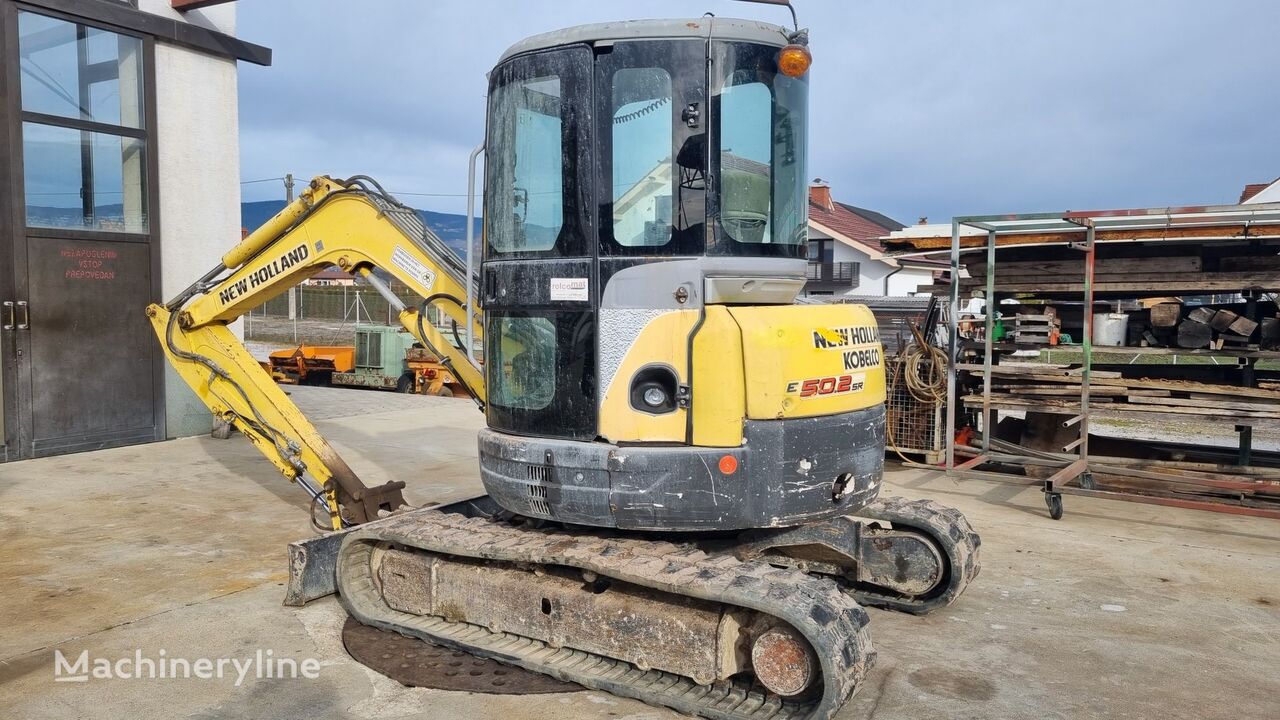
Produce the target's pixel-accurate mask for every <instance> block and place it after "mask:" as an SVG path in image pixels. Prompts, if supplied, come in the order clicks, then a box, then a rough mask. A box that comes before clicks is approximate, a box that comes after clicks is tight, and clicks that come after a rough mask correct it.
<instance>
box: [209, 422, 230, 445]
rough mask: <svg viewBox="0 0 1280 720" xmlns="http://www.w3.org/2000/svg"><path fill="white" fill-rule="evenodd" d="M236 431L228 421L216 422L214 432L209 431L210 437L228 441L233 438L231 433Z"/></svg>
mask: <svg viewBox="0 0 1280 720" xmlns="http://www.w3.org/2000/svg"><path fill="white" fill-rule="evenodd" d="M234 429H235V428H233V427H232V426H231V423H229V422H227V421H226V420H214V421H213V430H210V431H209V436H210V437H212V438H213V439H214V440H228V439H230V438H231V433H232V431H233V430H234Z"/></svg>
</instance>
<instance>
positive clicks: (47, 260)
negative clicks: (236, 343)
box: [18, 237, 156, 457]
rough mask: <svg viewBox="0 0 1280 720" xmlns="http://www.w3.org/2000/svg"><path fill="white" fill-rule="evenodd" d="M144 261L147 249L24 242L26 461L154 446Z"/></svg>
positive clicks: (59, 241) (21, 341)
mask: <svg viewBox="0 0 1280 720" xmlns="http://www.w3.org/2000/svg"><path fill="white" fill-rule="evenodd" d="M150 256H151V253H150V245H149V244H148V243H137V242H108V241H101V240H88V241H86V240H66V239H55V238H48V237H28V238H27V242H26V270H27V272H26V278H25V280H26V282H25V285H26V292H25V293H24V294H23V296H24V297H25V298H27V305H26V306H25V307H22V308H19V312H18V315H19V326H20V327H21V326H22V325H25V326H26V328H25V329H23V330H19V335H18V342H19V345H20V347H21V346H25V347H23V348H22V349H23V350H24V352H23V354H22V357H21V358H20V359H19V362H18V371H19V375H20V376H22V378H23V380H24V381H25V382H22V381H20V382H22V385H23V386H25V387H29V388H30V389H31V391H30V393H29V394H27V397H26V398H25V400H26V402H23V403H22V405H24V407H23V412H22V415H23V416H24V423H23V425H24V426H25V427H24V432H23V436H24V439H25V440H26V442H25V443H24V445H25V446H26V447H25V450H26V452H24V454H25V455H27V456H29V457H39V456H42V455H56V454H60V453H66V452H75V451H79V450H92V449H96V448H101V447H109V446H114V445H125V444H130V443H137V442H147V441H150V440H153V439H155V434H156V417H155V406H156V403H155V400H156V398H155V386H154V382H153V379H154V373H155V364H154V363H155V352H154V348H153V344H154V343H155V340H154V338H153V336H152V334H151V328H150V326H149V324H148V322H147V318H146V316H145V315H144V313H143V308H145V307H146V306H147V303H149V302H150V301H151V257H150Z"/></svg>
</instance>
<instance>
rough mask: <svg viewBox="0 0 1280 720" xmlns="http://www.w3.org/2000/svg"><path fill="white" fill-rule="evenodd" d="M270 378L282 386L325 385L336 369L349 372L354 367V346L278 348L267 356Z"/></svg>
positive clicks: (303, 345) (304, 345)
mask: <svg viewBox="0 0 1280 720" xmlns="http://www.w3.org/2000/svg"><path fill="white" fill-rule="evenodd" d="M267 365H268V367H267V370H268V371H269V372H270V373H271V379H273V380H275V381H276V382H278V383H281V384H284V385H328V384H329V381H330V380H331V379H332V377H333V374H334V373H335V372H351V371H352V370H354V369H355V367H356V349H355V347H354V346H351V345H306V344H302V345H299V346H298V347H296V348H293V349H290V350H277V351H275V352H273V353H271V355H269V356H268V360H267Z"/></svg>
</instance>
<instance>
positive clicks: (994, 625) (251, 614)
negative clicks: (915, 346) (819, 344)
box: [0, 388, 1280, 720]
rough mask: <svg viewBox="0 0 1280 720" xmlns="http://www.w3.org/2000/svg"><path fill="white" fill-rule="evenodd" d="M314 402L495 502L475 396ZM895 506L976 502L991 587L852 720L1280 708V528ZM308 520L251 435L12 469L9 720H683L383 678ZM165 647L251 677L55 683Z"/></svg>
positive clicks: (386, 456)
mask: <svg viewBox="0 0 1280 720" xmlns="http://www.w3.org/2000/svg"><path fill="white" fill-rule="evenodd" d="M291 392H292V393H293V398H294V400H295V402H297V403H298V404H299V406H300V407H302V408H303V409H304V411H305V412H307V414H308V415H309V416H310V417H312V418H314V419H315V420H316V424H317V426H318V427H319V428H320V430H321V431H322V432H323V433H324V434H325V435H326V436H328V437H329V438H330V439H331V440H332V442H333V444H334V445H335V447H337V448H338V450H339V451H340V452H341V453H342V454H343V455H344V456H345V457H346V458H347V460H348V461H349V462H350V464H351V465H352V467H353V468H354V469H355V470H356V471H357V473H359V474H361V475H362V476H363V477H364V478H365V480H366V482H369V483H371V484H374V483H381V482H383V481H385V480H390V479H405V480H407V481H408V482H409V491H408V492H407V495H408V497H409V499H410V500H411V501H412V502H415V503H424V502H428V501H441V502H444V501H449V500H453V499H458V498H461V497H465V496H467V495H469V494H473V493H476V492H479V491H480V485H479V482H478V479H477V474H476V467H475V463H476V460H475V455H476V443H475V431H476V430H477V429H478V428H479V427H481V426H482V425H483V418H482V417H481V415H480V413H478V412H476V410H475V408H474V406H473V405H472V404H471V403H469V402H468V401H465V400H455V399H450V398H434V397H419V396H405V395H395V394H393V393H380V392H373V391H359V390H335V389H327V388H295V389H292V390H291ZM886 492H892V493H895V494H901V495H906V496H908V497H932V498H934V499H937V500H939V501H941V502H945V503H949V504H953V505H955V506H957V507H959V508H960V509H961V510H963V511H964V512H965V513H966V514H967V515H968V516H969V517H970V519H971V521H972V522H973V524H974V525H975V527H977V529H978V530H979V532H981V533H982V536H983V548H982V554H983V555H982V557H983V571H982V574H981V575H980V576H979V578H978V579H977V581H976V583H975V584H974V585H973V586H972V587H971V588H970V590H969V592H968V593H966V594H965V595H964V596H963V597H962V598H961V599H960V600H959V602H958V603H956V604H955V605H954V606H952V607H950V608H947V609H946V610H943V611H940V612H938V613H935V614H934V615H931V616H928V617H924V618H918V617H911V616H905V615H900V614H896V613H890V612H883V611H877V610H872V611H871V622H872V635H873V638H874V641H875V645H876V649H877V650H878V653H879V657H878V661H877V664H876V666H875V668H874V669H873V671H872V672H871V674H870V676H869V678H868V680H867V683H866V685H865V687H864V688H863V689H862V691H861V693H859V695H858V696H857V697H856V698H854V700H853V701H852V702H850V703H849V704H848V705H847V706H846V707H845V708H844V709H843V710H842V711H841V712H840V714H839V716H838V717H839V718H841V719H842V720H853V719H855V718H904V719H905V718H921V719H923V718H930V719H932V718H1028V719H1031V718H1036V719H1039V718H1112V717H1117V718H1161V719H1164V718H1184V717H1185V718H1223V719H1224V720H1225V719H1226V718H1231V719H1232V720H1237V719H1239V718H1254V717H1257V718H1263V717H1275V716H1276V714H1277V703H1278V702H1280V700H1278V699H1280V673H1277V672H1276V670H1275V668H1277V667H1280V579H1278V578H1280V523H1277V522H1275V521H1270V520H1264V519H1258V518H1243V517H1235V516H1228V515H1219V514H1213V513H1206V512H1199V511H1191V510H1181V509H1177V508H1164V507H1157V506H1146V505H1137V504H1132V503H1122V502H1116V501H1110V500H1100V499H1093V498H1075V497H1070V496H1068V497H1066V498H1065V501H1066V506H1067V514H1066V517H1065V518H1064V519H1062V520H1060V521H1056V522H1055V521H1053V520H1050V519H1049V518H1048V517H1047V516H1046V514H1045V509H1044V503H1043V500H1042V498H1041V496H1040V494H1039V492H1038V491H1036V490H1034V489H1031V488H1026V487H1021V486H1013V485H1003V484H997V483H991V482H986V481H978V480H967V481H963V482H958V481H953V480H951V479H948V478H945V477H943V476H941V475H939V474H938V473H936V472H932V471H921V470H902V469H894V470H891V471H890V472H889V473H888V475H887V478H886ZM306 508H307V502H306V497H305V495H304V494H303V493H302V491H301V490H300V489H298V488H296V487H293V486H290V485H289V483H288V482H286V481H285V480H284V479H283V478H281V477H280V476H279V475H278V474H277V473H276V472H275V470H274V468H273V467H272V466H270V465H269V464H268V463H267V462H266V461H265V460H263V459H261V458H260V457H259V456H258V454H257V453H256V451H255V450H254V449H253V448H252V447H250V446H249V444H248V443H247V442H245V441H244V440H243V439H242V438H233V439H231V440H227V441H219V440H213V439H211V438H190V439H184V440H176V441H171V442H166V443H157V444H153V445H145V446H137V447H130V448H119V449H114V450H107V451H101V452H96V453H87V454H81V455H73V456H66V457H60V458H48V459H42V460H32V461H25V462H19V463H11V464H7V465H0V524H3V527H4V529H5V531H6V538H5V540H6V542H5V544H4V545H3V546H0V717H4V718H54V717H57V718H62V717H85V718H98V717H102V718H107V717H111V718H115V717H130V718H140V719H148V718H173V717H196V718H209V719H213V718H242V717H308V718H315V717H326V718H327V717H338V718H370V719H381V718H401V717H406V718H407V717H414V718H441V719H444V718H460V717H466V718H482V719H483V718H494V719H495V720H499V719H500V720H510V718H535V719H540V718H548V719H550V718H555V719H556V720H574V719H576V718H631V719H633V720H640V719H641V718H652V719H655V720H656V719H659V718H674V717H678V716H677V715H675V714H674V713H670V712H667V711H664V710H659V709H655V708H650V707H647V706H645V705H642V704H640V703H637V702H635V701H631V700H624V699H621V698H616V697H612V696H609V695H606V694H603V693H596V692H577V693H566V694H555V695H541V696H530V697H516V696H497V695H473V694H469V693H456V692H444V691H433V690H424V689H420V688H406V687H403V686H400V685H399V684H398V683H395V682H394V681H391V680H389V679H387V678H384V677H382V676H380V675H378V674H376V673H373V672H372V671H369V670H367V669H366V668H364V667H363V666H360V665H359V664H357V663H355V662H354V661H352V660H350V658H348V657H347V655H346V653H345V651H344V650H343V648H342V645H341V638H340V635H341V633H340V629H341V625H342V622H343V613H342V609H341V607H340V606H339V605H338V604H337V603H336V602H335V601H334V600H333V599H326V600H321V601H318V602H315V603H312V604H309V605H308V606H306V607H303V608H287V607H284V606H282V605H281V604H280V600H281V598H282V597H283V581H284V572H285V563H284V557H285V554H284V546H285V544H286V543H287V542H289V541H290V540H294V539H297V538H301V537H306V536H308V535H309V534H310V532H311V531H310V529H309V527H308V520H307V512H306ZM162 650H163V651H164V657H166V658H171V659H172V658H182V659H186V660H189V661H194V660H198V659H200V658H208V659H210V660H211V661H216V660H218V659H223V660H225V661H227V663H224V669H226V670H227V672H226V673H224V675H223V677H221V678H218V677H213V678H211V679H199V678H189V679H176V680H175V679H169V678H166V679H122V678H114V679H98V678H92V677H91V678H90V679H89V680H87V681H85V682H75V683H72V682H57V681H55V676H54V658H55V652H60V653H61V654H62V655H63V656H64V657H66V658H67V659H68V660H69V661H71V662H74V661H75V660H76V658H78V656H79V654H80V653H81V652H82V651H87V652H88V656H89V657H90V658H104V659H110V660H116V659H120V658H132V659H136V657H137V655H138V653H141V654H142V656H143V657H144V659H152V660H155V659H157V658H159V657H161V656H160V652H161V651H162ZM268 652H269V653H270V655H269V659H276V660H280V659H288V660H291V661H293V662H294V663H295V665H294V667H295V668H296V666H297V664H300V663H302V662H303V661H306V660H311V661H314V662H315V663H317V664H318V670H317V673H316V674H317V677H316V678H315V679H308V678H306V677H294V678H290V679H281V678H278V677H271V678H266V677H262V678H259V677H256V676H255V673H256V670H257V669H258V668H260V667H262V666H263V664H264V663H262V662H259V663H258V664H257V665H256V666H254V667H253V668H251V669H250V670H249V671H248V674H247V675H246V677H244V678H242V679H238V678H237V675H236V671H235V666H234V665H229V666H228V664H229V662H230V660H233V659H234V660H239V661H241V662H242V663H245V664H246V667H248V663H249V662H250V661H251V660H253V659H254V658H256V657H259V656H258V653H263V654H264V655H263V656H261V657H268V656H266V655H265V654H266V653H268ZM144 664H145V663H144ZM126 669H128V668H126ZM275 669H279V668H275ZM286 669H287V668H286ZM238 680H239V681H238Z"/></svg>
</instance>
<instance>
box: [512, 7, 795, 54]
mask: <svg viewBox="0 0 1280 720" xmlns="http://www.w3.org/2000/svg"><path fill="white" fill-rule="evenodd" d="M708 32H710V33H711V35H712V37H714V38H716V39H717V40H740V41H746V42H757V43H764V44H766V45H777V46H779V47H781V46H783V45H786V44H787V42H788V40H787V36H788V34H789V33H788V31H787V29H786V28H784V27H782V26H780V25H774V24H773V23H767V22H761V21H759V20H742V19H738V18H721V17H711V16H704V17H700V18H692V19H683V20H682V19H666V20H621V21H618V22H607V23H595V24H592V25H578V26H576V27H570V28H565V29H563V30H554V31H552V32H548V33H542V34H540V35H533V36H530V37H527V38H525V39H523V40H521V41H520V42H518V43H516V44H515V45H512V46H511V47H509V48H507V51H506V52H505V53H503V54H502V57H501V58H499V60H498V62H499V63H502V62H504V61H505V60H507V59H508V58H511V57H514V56H516V55H521V54H523V53H527V52H533V51H535V50H543V49H546V48H551V47H558V46H560V45H574V44H577V43H597V42H602V41H604V42H608V41H615V40H636V39H654V38H694V37H697V38H704V37H706V36H707V33H708Z"/></svg>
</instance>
